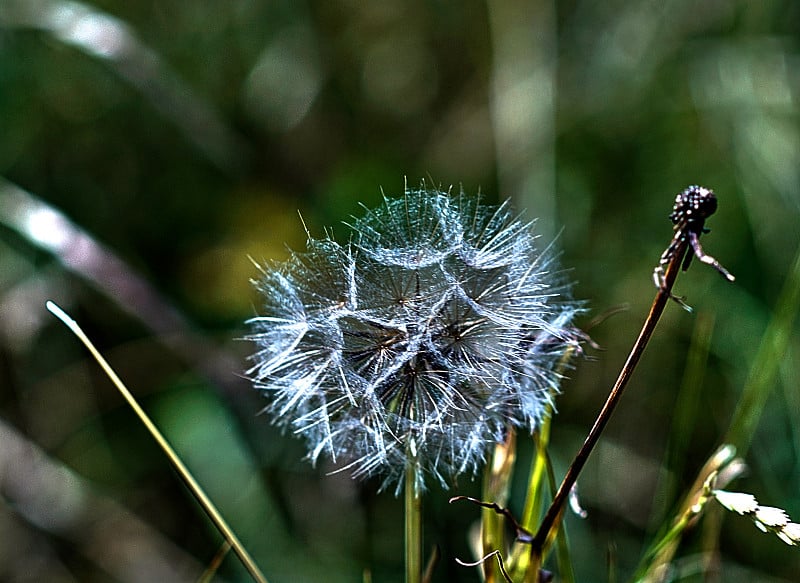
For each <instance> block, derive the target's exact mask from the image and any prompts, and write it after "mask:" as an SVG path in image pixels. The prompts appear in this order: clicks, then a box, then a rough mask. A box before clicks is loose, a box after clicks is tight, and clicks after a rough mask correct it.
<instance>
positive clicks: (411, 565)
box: [405, 457, 422, 583]
mask: <svg viewBox="0 0 800 583" xmlns="http://www.w3.org/2000/svg"><path fill="white" fill-rule="evenodd" d="M417 472H419V468H418V466H417V460H416V459H415V458H413V457H411V458H409V464H408V468H407V469H406V483H405V494H406V516H405V522H406V524H405V530H406V583H420V582H421V579H422V496H421V493H420V490H419V483H418V480H417Z"/></svg>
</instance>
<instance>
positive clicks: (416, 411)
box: [248, 185, 581, 491]
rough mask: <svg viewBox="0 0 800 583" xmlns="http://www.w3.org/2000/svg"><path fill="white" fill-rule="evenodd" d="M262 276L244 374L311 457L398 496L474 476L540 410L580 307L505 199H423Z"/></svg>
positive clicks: (391, 205) (389, 207) (381, 210)
mask: <svg viewBox="0 0 800 583" xmlns="http://www.w3.org/2000/svg"><path fill="white" fill-rule="evenodd" d="M350 226H351V228H352V237H351V240H350V242H349V243H348V244H346V245H345V244H339V243H337V242H335V241H333V240H332V239H330V238H325V239H322V240H316V239H312V238H309V240H308V243H307V248H306V250H305V252H297V253H294V254H293V255H292V256H291V257H290V259H289V260H288V261H286V262H285V263H280V264H274V265H269V266H266V267H264V268H263V273H262V277H261V278H259V279H258V280H257V281H255V282H254V283H255V285H256V288H257V289H258V291H259V292H260V293H261V295H262V298H263V304H262V309H261V315H260V316H258V317H255V318H252V319H251V320H250V321H249V325H250V328H251V331H252V332H251V334H250V336H249V339H250V340H252V341H253V342H254V343H255V345H256V352H255V354H253V356H252V357H251V363H252V364H251V367H250V369H249V370H248V375H249V376H250V378H252V380H253V382H254V384H255V386H256V388H258V389H260V390H262V391H264V392H265V393H266V395H267V397H268V398H269V404H268V405H267V406H266V408H265V411H266V412H267V413H268V414H269V416H270V418H271V419H272V421H273V422H274V423H275V424H277V425H279V426H281V427H284V428H286V429H287V430H290V431H292V432H294V433H297V434H299V435H301V436H302V437H304V438H305V440H306V442H307V444H308V449H309V458H310V459H311V460H312V461H314V462H316V461H317V460H318V459H319V458H320V457H328V458H330V459H332V460H334V461H335V462H336V463H337V464H339V467H341V468H342V469H345V470H349V471H352V473H353V474H354V475H355V476H357V477H368V476H379V477H380V478H381V479H382V480H383V482H382V485H383V487H390V486H394V487H395V488H396V490H397V491H399V489H400V486H401V485H402V483H403V477H404V475H405V472H406V471H407V469H408V468H409V467H410V466H411V465H412V464H413V465H414V466H416V468H415V469H417V470H419V471H417V472H416V475H417V476H418V479H419V486H420V487H424V486H425V484H426V482H429V481H431V480H432V481H435V482H440V483H441V484H443V485H445V486H446V485H448V484H449V483H451V481H452V479H454V478H455V477H456V476H458V475H461V474H467V475H471V474H474V473H475V472H476V471H477V470H478V468H479V467H480V466H481V464H482V463H483V461H484V458H485V455H486V451H487V449H488V448H489V447H490V446H491V445H493V444H494V443H497V442H498V441H500V440H502V439H503V438H504V436H505V434H506V432H507V430H508V428H509V427H519V428H524V429H525V430H528V431H533V430H534V429H535V428H536V427H537V426H538V424H539V423H540V422H541V421H542V419H543V417H544V416H545V415H546V414H547V411H548V405H550V404H551V399H552V395H553V394H554V393H555V392H556V390H557V388H558V385H559V381H560V373H559V372H558V367H557V364H558V363H559V362H560V361H563V359H564V357H565V355H566V354H567V353H568V352H571V351H572V350H573V349H574V348H575V347H576V346H577V344H578V341H579V337H580V336H579V334H578V333H577V331H576V329H575V328H574V327H573V325H572V320H573V318H574V317H575V315H576V314H577V313H578V312H579V311H580V310H581V307H580V305H579V304H577V303H576V302H574V301H572V300H571V299H570V297H569V289H568V286H567V285H566V284H565V281H564V278H563V276H562V274H561V272H560V271H559V268H558V266H557V263H556V261H555V256H554V254H553V253H552V252H551V251H550V250H546V251H544V252H542V251H539V250H538V248H537V246H536V244H535V243H536V242H535V237H534V236H533V235H532V232H531V225H530V224H529V223H526V222H524V221H521V220H520V219H519V218H518V217H517V216H516V215H514V214H513V212H512V211H511V209H510V207H509V205H508V204H503V205H500V206H497V207H491V206H485V205H482V204H480V203H479V202H478V201H477V200H475V199H473V198H470V197H468V196H466V195H464V194H463V193H461V194H451V193H447V192H441V191H439V190H435V189H430V188H426V187H425V186H424V185H423V186H422V187H421V188H419V189H417V190H407V191H406V192H405V194H404V196H403V197H400V198H397V199H390V198H386V199H385V200H384V202H383V204H382V205H381V206H380V207H378V208H376V209H373V210H369V211H367V212H366V214H365V215H364V216H363V217H362V218H359V219H355V220H354V221H353V222H352V223H351V225H350Z"/></svg>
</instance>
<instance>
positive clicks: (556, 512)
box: [531, 241, 687, 552]
mask: <svg viewBox="0 0 800 583" xmlns="http://www.w3.org/2000/svg"><path fill="white" fill-rule="evenodd" d="M686 251H687V243H686V242H685V241H684V242H682V243H681V244H680V247H679V248H678V249H677V251H676V252H675V254H674V255H673V257H672V259H671V261H670V262H669V264H668V265H667V269H666V271H665V273H664V278H663V283H662V285H661V286H660V287H659V288H658V292H657V293H656V297H655V299H654V300H653V305H652V306H651V308H650V313H649V314H648V315H647V319H646V320H645V322H644V324H643V325H642V330H641V332H639V337H638V338H637V339H636V342H635V343H634V345H633V348H632V349H631V352H630V354H629V355H628V360H626V361H625V364H624V366H623V367H622V370H621V371H620V373H619V377H618V378H617V382H616V383H614V387H613V388H612V389H611V393H609V395H608V398H607V399H606V402H605V404H604V405H603V409H602V410H601V411H600V414H599V415H598V416H597V419H596V421H595V422H594V425H593V426H592V429H591V431H589V435H588V436H587V437H586V440H585V441H584V442H583V445H582V446H581V448H580V450H579V451H578V453H577V455H576V456H575V459H574V460H573V461H572V464H571V465H570V467H569V469H568V470H567V473H566V475H565V476H564V480H563V481H562V482H561V486H560V487H559V488H558V492H556V495H555V497H554V498H553V502H552V503H551V504H550V508H548V510H547V513H546V514H545V517H544V519H543V520H542V524H541V525H540V526H539V530H538V531H537V532H536V534H535V535H534V537H533V540H532V542H531V544H532V550H533V552H540V551H541V550H542V548H543V546H544V544H545V542H546V541H547V540H548V538H549V536H550V532H551V531H552V530H553V527H554V526H556V523H557V522H558V520H559V519H560V517H561V515H562V513H563V511H564V504H565V503H566V501H567V499H568V497H569V492H570V490H571V489H572V486H573V484H575V482H576V480H577V479H578V474H580V472H581V470H582V469H583V466H584V464H586V460H587V459H588V458H589V454H590V453H591V452H592V449H593V448H594V446H595V445H596V444H597V440H598V439H599V438H600V434H601V433H602V432H603V429H604V428H605V426H606V424H607V423H608V420H609V419H610V418H611V414H612V413H613V411H614V408H615V407H616V406H617V403H618V402H619V400H620V398H621V397H622V391H623V390H625V386H626V385H627V384H628V381H629V380H630V377H631V374H632V373H633V370H634V369H635V368H636V364H637V363H638V362H639V359H640V358H641V356H642V353H643V352H644V349H645V347H646V346H647V343H648V341H649V340H650V336H652V334H653V331H654V330H655V328H656V324H657V323H658V320H659V318H660V317H661V314H662V313H663V312H664V307H665V306H666V305H667V302H668V301H669V299H670V297H673V296H672V286H673V285H674V284H675V278H676V277H677V276H678V271H680V267H681V263H682V262H683V257H684V255H685V254H686Z"/></svg>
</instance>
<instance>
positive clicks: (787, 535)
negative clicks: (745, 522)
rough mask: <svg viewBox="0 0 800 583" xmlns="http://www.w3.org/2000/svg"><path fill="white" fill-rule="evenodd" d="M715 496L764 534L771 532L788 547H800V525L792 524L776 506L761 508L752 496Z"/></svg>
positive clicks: (719, 492)
mask: <svg viewBox="0 0 800 583" xmlns="http://www.w3.org/2000/svg"><path fill="white" fill-rule="evenodd" d="M712 494H713V496H714V497H715V498H716V499H717V502H719V503H720V504H722V506H724V507H725V508H727V509H728V510H730V511H731V512H736V513H738V514H740V515H742V516H748V517H749V518H751V519H752V520H753V523H754V524H755V525H756V526H757V527H758V528H759V529H761V531H763V532H771V533H774V534H776V535H777V536H778V538H779V539H781V540H782V541H783V542H785V543H786V544H787V545H792V546H797V545H800V524H798V523H796V522H791V521H790V520H789V516H788V515H787V514H786V511H785V510H783V509H782V508H776V507H774V506H761V505H759V503H758V501H757V500H756V498H755V496H753V495H752V494H745V493H743V492H727V491H725V490H714V491H713V492H712Z"/></svg>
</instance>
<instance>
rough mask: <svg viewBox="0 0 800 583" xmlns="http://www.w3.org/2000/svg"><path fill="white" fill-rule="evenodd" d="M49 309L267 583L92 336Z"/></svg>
mask: <svg viewBox="0 0 800 583" xmlns="http://www.w3.org/2000/svg"><path fill="white" fill-rule="evenodd" d="M46 306H47V309H48V310H49V311H50V312H51V313H52V314H53V315H54V316H55V317H56V318H58V319H59V320H61V322H63V323H64V324H65V325H66V326H67V328H69V329H70V331H72V333H73V334H75V336H76V337H77V338H78V340H80V341H81V342H82V343H83V345H84V346H85V347H86V348H87V349H88V350H89V352H90V353H91V355H92V356H93V357H94V359H95V360H96V361H97V363H98V364H99V365H100V367H101V368H102V369H103V372H105V373H106V375H107V376H108V378H109V379H111V382H112V383H113V384H114V386H115V387H116V388H117V390H118V391H119V392H120V393H121V394H122V396H123V397H124V398H125V400H126V401H127V402H128V405H130V406H131V408H132V409H133V410H134V412H135V413H136V415H137V416H138V417H139V420H140V421H141V422H142V424H143V425H144V426H145V427H146V428H147V430H148V431H149V432H150V435H152V436H153V439H155V440H156V443H158V446H159V447H160V448H161V450H162V451H163V452H164V453H165V454H166V456H167V458H168V459H169V461H170V463H171V464H172V466H173V467H174V468H175V470H176V471H177V472H178V475H179V476H180V477H181V479H182V480H183V481H184V482H185V483H186V486H187V487H188V488H189V490H190V491H191V492H192V494H193V495H194V496H195V498H197V501H198V502H199V503H200V505H201V506H202V507H203V510H204V511H205V512H206V514H207V515H208V517H209V518H210V519H211V521H212V522H213V523H214V526H216V527H217V529H218V530H219V531H220V533H221V534H222V536H223V537H224V538H225V540H226V541H228V542H229V543H230V545H231V547H232V548H233V551H234V552H235V553H236V555H237V556H238V557H239V559H240V560H241V561H242V564H243V565H244V567H245V568H246V569H247V571H248V572H249V573H250V575H251V576H252V577H253V580H255V581H258V582H259V583H267V579H266V577H264V575H263V573H261V570H260V569H259V568H258V565H256V563H255V561H254V560H253V558H252V557H251V556H250V553H248V552H247V549H245V548H244V545H242V543H241V542H240V541H239V538H238V537H237V536H236V534H235V533H234V532H233V529H231V527H230V526H228V523H227V522H226V521H225V519H224V518H223V517H222V515H221V514H220V512H219V510H217V508H216V506H215V505H214V503H213V502H212V501H211V499H210V498H209V497H208V496H207V495H206V493H205V492H204V491H203V489H202V488H201V487H200V485H199V484H198V483H197V481H196V480H195V479H194V476H192V474H191V473H190V472H189V470H188V468H187V467H186V466H185V465H184V463H183V462H182V461H181V459H180V457H178V454H177V453H175V450H174V449H172V446H171V445H170V444H169V442H168V441H167V440H166V438H165V437H164V436H163V434H162V433H161V431H159V429H158V427H156V425H155V424H154V423H153V421H152V420H151V419H150V417H149V416H148V415H147V413H145V411H144V409H142V408H141V406H140V405H139V403H138V402H137V401H136V399H135V398H134V396H133V394H131V392H130V391H129V390H128V388H127V387H126V386H125V384H124V383H123V382H122V380H121V379H120V378H119V376H117V373H116V372H114V369H112V368H111V365H110V364H108V361H106V359H105V358H104V357H103V355H102V354H100V352H99V351H98V350H97V348H96V347H95V346H94V344H93V343H92V341H91V340H89V337H88V336H86V334H85V333H84V331H83V330H82V329H81V327H80V326H79V325H78V323H77V322H76V321H75V320H73V319H72V318H71V317H70V316H69V315H68V314H67V313H66V312H64V310H62V309H61V308H60V307H58V306H57V305H56V304H55V303H54V302H51V301H48V302H47V304H46Z"/></svg>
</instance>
